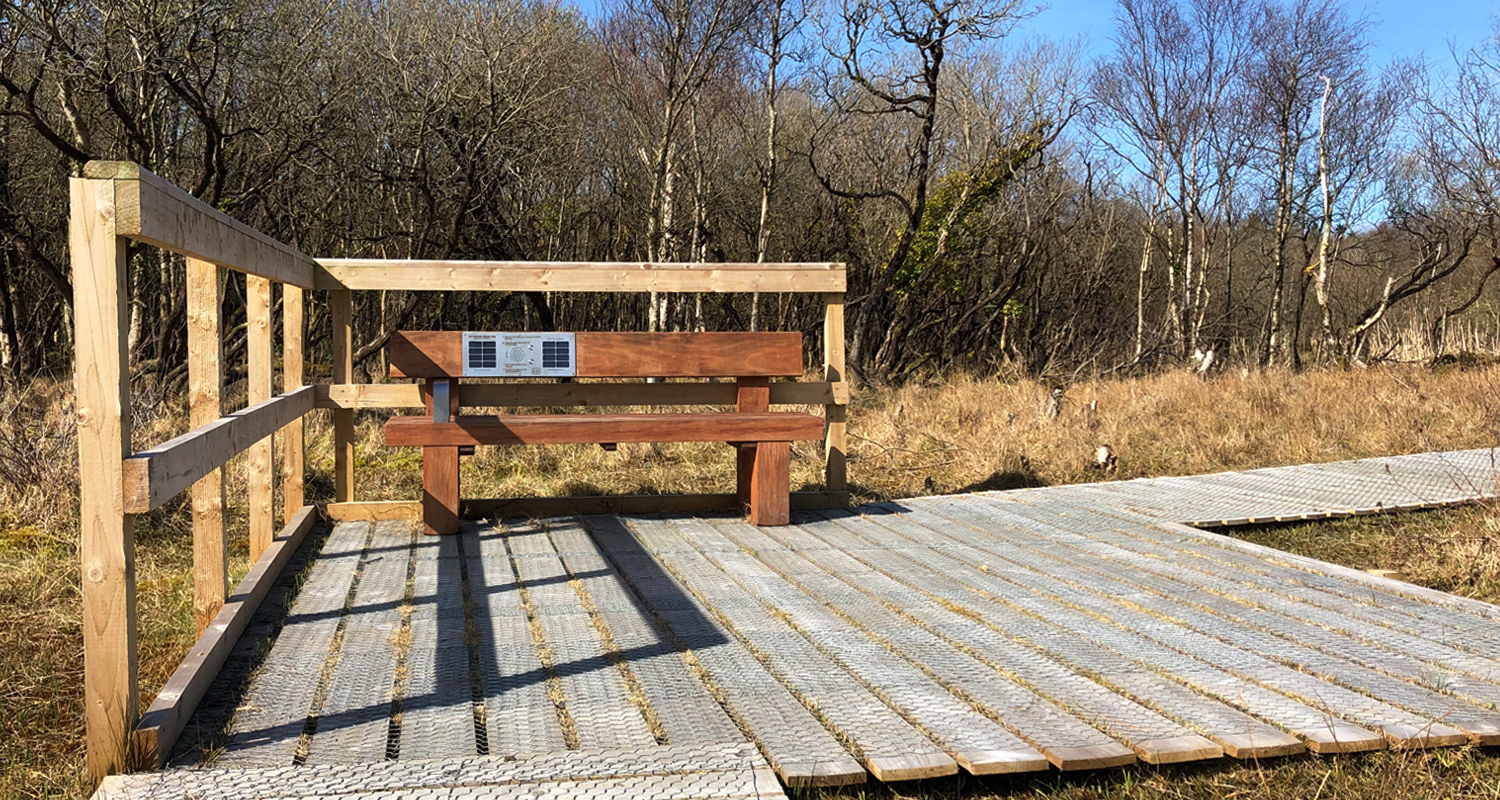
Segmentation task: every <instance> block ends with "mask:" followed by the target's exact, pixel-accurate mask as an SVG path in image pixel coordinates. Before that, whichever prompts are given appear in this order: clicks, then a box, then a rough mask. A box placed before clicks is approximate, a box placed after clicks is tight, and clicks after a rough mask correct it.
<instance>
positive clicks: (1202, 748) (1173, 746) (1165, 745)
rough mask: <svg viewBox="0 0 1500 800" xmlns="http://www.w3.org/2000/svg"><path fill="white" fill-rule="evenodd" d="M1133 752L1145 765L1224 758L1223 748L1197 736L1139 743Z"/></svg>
mask: <svg viewBox="0 0 1500 800" xmlns="http://www.w3.org/2000/svg"><path fill="white" fill-rule="evenodd" d="M1135 752H1136V755H1138V756H1140V758H1141V760H1142V761H1144V762H1146V763H1147V764H1179V763H1182V762H1184V761H1202V760H1204V759H1209V758H1222V757H1223V756H1224V748H1222V747H1220V746H1219V745H1217V744H1215V743H1214V742H1211V741H1209V740H1208V739H1205V738H1203V737H1202V736H1197V735H1192V736H1175V737H1172V738H1170V739H1155V740H1152V741H1147V742H1140V743H1138V744H1137V745H1136V748H1135Z"/></svg>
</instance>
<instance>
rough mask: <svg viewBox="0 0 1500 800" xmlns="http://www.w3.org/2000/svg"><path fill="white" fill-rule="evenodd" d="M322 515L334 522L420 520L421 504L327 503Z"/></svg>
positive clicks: (400, 502)
mask: <svg viewBox="0 0 1500 800" xmlns="http://www.w3.org/2000/svg"><path fill="white" fill-rule="evenodd" d="M323 513H325V514H327V515H328V518H329V519H331V520H333V521H334V522H382V521H384V520H389V519H405V520H416V519H421V518H422V504H421V503H420V502H414V501H408V500H363V501H360V502H355V503H329V504H327V505H325V506H323Z"/></svg>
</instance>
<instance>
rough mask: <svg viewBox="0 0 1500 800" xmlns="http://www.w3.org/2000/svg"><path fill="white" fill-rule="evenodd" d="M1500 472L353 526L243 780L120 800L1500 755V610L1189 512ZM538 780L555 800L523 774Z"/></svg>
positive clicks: (243, 730) (1416, 494) (1458, 487)
mask: <svg viewBox="0 0 1500 800" xmlns="http://www.w3.org/2000/svg"><path fill="white" fill-rule="evenodd" d="M1494 475H1495V468H1494V461H1493V459H1492V458H1491V456H1490V454H1489V452H1488V451H1466V452H1462V453H1443V454H1423V455H1418V456H1405V457H1399V458H1390V459H1370V460H1366V461H1355V462H1343V463H1338V464H1322V465H1308V466H1301V467H1291V468H1285V469H1273V470H1253V471H1249V472H1243V473H1223V474H1219V475H1205V476H1194V477H1188V478H1162V479H1155V480H1147V481H1127V482H1120V483H1113V484H1094V485H1086V486H1066V487H1057V488H1047V489H1031V490H1024V491H1018V492H1009V493H983V494H978V495H967V496H954V497H935V498H921V499H916V500H910V501H905V502H902V503H887V504H877V505H872V506H867V507H864V508H861V509H855V510H852V511H847V512H845V511H840V512H826V513H816V514H801V515H798V516H796V517H795V518H794V519H793V525H791V526H788V527H785V528H765V529H758V528H755V527H752V526H749V525H747V524H745V523H744V522H742V521H740V520H738V519H736V518H732V517H707V518H703V517H679V518H666V519H662V518H625V517H616V516H598V517H587V518H583V519H579V518H572V517H570V518H557V519H552V520H534V521H530V522H524V523H523V522H511V523H504V524H497V523H494V522H484V523H480V524H470V525H467V526H466V527H465V529H464V531H463V532H462V533H461V534H459V535H458V536H453V537H445V538H443V539H426V538H423V537H420V536H416V535H414V533H413V531H412V530H411V529H410V528H407V527H404V526H403V525H402V524H399V523H379V524H377V525H371V524H368V523H344V524H340V525H338V526H336V528H335V530H334V531H333V534H332V535H331V536H329V537H328V538H327V540H326V543H325V544H324V545H323V548H322V554H321V556H320V557H318V558H317V559H316V560H315V562H314V563H313V565H312V567H311V568H310V570H309V572H308V575H307V578H306V580H305V582H304V583H303V585H302V587H301V589H300V591H299V593H298V594H297V595H296V597H295V598H294V600H293V602H292V605H291V607H290V611H289V613H288V616H287V618H286V620H285V623H284V625H283V626H282V628H281V631H280V635H279V637H278V638H277V639H276V641H275V643H274V645H273V646H272V647H271V649H270V651H269V652H268V653H267V654H266V656H265V657H264V661H263V663H262V665H261V667H260V669H259V671H258V672H257V673H256V674H255V676H254V678H253V679H252V680H251V681H250V682H249V684H248V687H247V688H246V689H245V690H244V692H243V694H242V697H241V700H240V702H239V704H238V708H237V710H236V712H235V714H234V715H233V717H232V719H231V721H230V722H229V723H228V725H227V726H226V727H225V728H224V729H223V732H222V741H224V742H226V746H225V748H224V751H223V753H222V755H220V757H219V761H218V763H219V764H220V765H224V766H228V767H233V768H245V771H243V772H237V773H235V774H236V775H238V776H239V777H240V778H241V779H242V780H240V781H239V782H238V783H235V784H234V785H233V787H232V788H224V789H219V790H212V791H209V790H206V789H204V787H207V786H210V785H212V781H213V778H212V776H214V775H215V774H216V773H214V772H211V771H208V772H206V771H201V770H194V771H186V772H184V771H172V772H168V773H162V774H160V775H157V776H150V777H149V778H148V777H139V778H137V777H132V779H130V780H128V781H116V782H114V783H111V784H107V785H106V787H105V788H106V789H107V790H108V792H109V793H106V794H104V795H103V796H107V797H120V798H127V797H129V798H136V797H140V798H147V797H152V798H155V797H163V798H165V797H182V796H202V797H226V798H227V797H245V798H258V797H267V798H270V797H290V796H301V795H300V794H298V793H299V792H301V793H304V794H308V793H311V794H318V795H319V796H339V795H340V794H342V793H350V792H354V791H363V792H369V791H380V792H386V793H391V794H392V796H401V792H403V791H406V789H408V788H410V789H413V790H415V789H416V788H422V789H424V790H425V789H431V788H444V789H445V791H446V790H448V789H452V790H453V791H450V792H448V793H449V794H450V795H451V794H454V793H455V792H458V793H459V794H461V793H462V792H459V790H458V787H460V786H463V787H476V786H485V787H487V789H495V791H494V792H492V793H491V794H490V795H489V796H508V795H509V794H515V795H517V796H522V795H524V796H551V795H557V796H562V795H561V794H558V793H559V792H562V793H564V794H566V793H567V792H574V793H576V795H577V796H591V793H592V794H599V795H600V796H603V795H604V794H607V793H609V792H618V793H620V796H624V797H632V796H647V794H644V793H649V792H652V791H665V792H671V793H674V796H676V795H677V794H680V795H681V796H683V797H740V796H757V795H756V794H755V793H756V792H759V793H760V794H759V795H758V796H776V795H775V792H779V788H776V787H771V788H770V789H768V788H767V787H766V786H759V785H755V782H756V781H757V780H761V779H762V778H764V777H766V776H769V775H770V774H771V773H772V772H774V773H775V775H776V776H777V777H779V778H780V779H781V780H782V781H784V782H785V783H788V784H795V785H836V784H844V783H851V782H858V781H862V780H865V778H866V769H868V770H869V772H870V773H871V774H873V775H874V776H875V777H876V778H880V779H887V780H894V779H902V778H912V777H924V776H932V775H941V774H947V773H952V772H953V771H955V770H957V769H962V770H965V771H968V772H973V773H976V774H979V773H995V772H1023V771H1030V770H1041V769H1048V768H1051V767H1056V768H1060V769H1079V768H1098V767H1107V766H1112V765H1121V764H1126V763H1130V762H1132V761H1135V760H1137V759H1141V760H1146V761H1150V762H1153V763H1169V762H1175V761H1190V760H1211V759H1215V758H1219V757H1222V756H1224V755H1228V756H1231V757H1235V758H1260V757H1267V756H1275V755H1288V754H1294V753H1297V752H1301V751H1302V750H1304V749H1311V750H1315V751H1318V752H1346V751H1355V750H1369V749H1376V748H1382V747H1434V746H1447V745H1455V744H1460V743H1464V742H1474V743H1480V744H1496V743H1500V712H1496V711H1495V710H1494V709H1495V708H1497V707H1500V609H1496V608H1495V607H1493V606H1489V605H1486V604H1483V603H1478V602H1475V601H1472V600H1466V599H1463V598H1457V597H1452V596H1449V595H1444V594H1442V593H1438V592H1433V591H1430V590H1427V589H1423V588H1421V587H1416V586H1411V585H1409V584H1403V583H1398V582H1395V581H1390V580H1386V579H1383V578H1377V577H1374V576H1370V575H1366V574H1363V573H1359V572H1357V571H1354V570H1350V569H1347V568H1344V567H1339V566H1336V565H1332V564H1326V563H1322V562H1317V561H1313V560H1311V559H1306V558H1301V557H1298V556H1295V555H1291V554H1287V553H1282V552H1279V551H1275V550H1270V549H1268V548H1263V547H1259V546H1256V545H1252V544H1248V543H1245V542H1241V541H1237V540H1235V539H1232V538H1229V537H1226V536H1223V535H1219V534H1213V533H1206V532H1204V531H1201V530H1197V529H1195V528H1191V527H1185V526H1184V525H1183V524H1182V523H1197V524H1212V525H1224V524H1236V523H1241V522H1248V521H1258V520H1265V519H1311V518H1318V517H1329V516H1343V515H1348V514H1358V513H1371V512H1374V511H1382V510H1391V509H1396V508H1413V507H1429V506H1433V505H1441V504H1448V503H1457V502H1467V501H1472V500H1474V499H1476V498H1478V497H1483V496H1493V495H1494V494H1495V479H1494ZM219 716H220V717H222V716H223V715H222V714H220V715H219ZM215 718H218V717H215V716H214V715H213V714H208V715H206V716H205V717H204V719H215ZM203 724H205V725H206V724H208V723H203ZM601 752H607V753H612V754H614V755H612V756H609V757H604V756H596V755H592V754H598V753H601ZM528 753H539V754H551V755H536V756H523V754H528ZM518 756H520V757H521V760H520V761H510V760H506V759H510V758H515V757H518ZM742 756H743V758H742ZM725 758H730V759H731V760H733V759H740V763H741V767H735V768H729V767H723V768H722V769H721V767H722V766H723V765H722V764H721V762H722V761H723V760H724V759H725ZM428 759H438V760H437V761H430V760H428ZM497 759H498V760H497ZM600 759H602V760H600ZM692 759H699V761H697V762H693V763H689V762H691V761H692ZM747 759H748V760H747ZM320 763H327V764H328V765H329V766H315V765H317V764H320ZM338 763H345V764H358V765H360V766H359V769H358V770H356V771H354V772H349V771H341V769H340V768H338V767H336V764H338ZM404 764H405V765H407V766H402V765H404ZM439 764H442V765H444V766H442V767H441V768H439V767H438V766H437V765H439ZM503 764H525V765H528V766H526V768H525V769H522V768H521V767H514V768H512V767H505V766H501V765H503ZM507 769H513V770H518V771H514V773H513V774H512V773H507V772H505V770H507ZM526 769H529V770H532V771H531V772H526V771H525V770H526ZM497 770H499V772H497ZM549 770H551V772H548V771H549ZM440 773H441V774H440ZM501 773H504V774H505V775H512V777H500V776H501ZM543 773H546V774H547V775H548V776H549V777H548V780H549V781H551V782H552V783H554V784H555V785H551V784H549V786H548V787H547V788H545V789H539V788H536V787H535V786H531V787H530V788H527V789H524V790H523V789H521V788H516V787H519V786H520V785H521V784H519V783H511V781H522V780H526V779H524V778H521V777H515V776H520V775H522V774H525V775H530V776H538V775H541V774H543ZM627 773H628V774H627ZM757 776H760V777H759V778H758V777H757ZM152 781H155V782H154V783H153V782H152ZM444 781H446V783H445V782H444ZM486 782H488V783H486ZM224 785H226V786H227V785H228V784H224ZM496 787H499V788H498V789H497V788H496ZM506 787H509V788H506ZM199 790H204V791H206V792H207V793H204V794H192V793H193V792H198V791H199ZM101 791H103V790H101ZM215 791H217V792H218V793H215ZM465 791H467V790H465ZM275 792H282V793H281V794H276V793H275ZM526 792H531V794H526ZM737 792H738V794H737ZM747 792H748V793H749V794H747ZM768 792H769V793H768ZM439 794H440V795H441V793H439Z"/></svg>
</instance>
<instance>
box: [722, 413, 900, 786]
mask: <svg viewBox="0 0 1500 800" xmlns="http://www.w3.org/2000/svg"><path fill="white" fill-rule="evenodd" d="M790 481H791V444H790V443H788V442H760V443H759V444H756V445H755V465H754V467H753V468H752V470H751V475H750V521H751V522H752V523H754V524H756V525H785V524H787V522H789V521H790V520H791V511H790V502H789V501H790V498H789V497H788V486H789V483H790ZM870 771H871V772H874V771H875V770H874V768H873V767H871V770H870Z"/></svg>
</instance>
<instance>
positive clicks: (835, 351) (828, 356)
mask: <svg viewBox="0 0 1500 800" xmlns="http://www.w3.org/2000/svg"><path fill="white" fill-rule="evenodd" d="M823 380H825V381H828V382H829V383H844V381H845V380H847V378H846V376H845V374H844V295H843V294H842V293H838V294H831V293H830V294H826V295H824V296H823ZM848 402H849V397H848V395H847V394H846V395H845V396H844V397H843V398H842V399H838V398H835V400H834V402H832V403H828V404H826V405H825V406H824V407H823V419H824V425H825V430H824V433H823V486H824V488H826V489H828V490H829V491H831V492H842V491H844V490H846V489H848V488H849V467H848V464H849V458H848V450H849V442H848V432H847V430H846V428H847V423H846V422H845V416H846V413H847V411H846V405H847V404H848Z"/></svg>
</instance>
